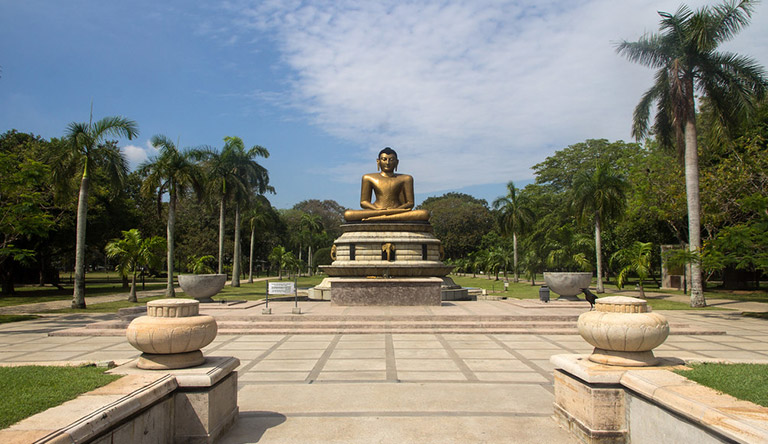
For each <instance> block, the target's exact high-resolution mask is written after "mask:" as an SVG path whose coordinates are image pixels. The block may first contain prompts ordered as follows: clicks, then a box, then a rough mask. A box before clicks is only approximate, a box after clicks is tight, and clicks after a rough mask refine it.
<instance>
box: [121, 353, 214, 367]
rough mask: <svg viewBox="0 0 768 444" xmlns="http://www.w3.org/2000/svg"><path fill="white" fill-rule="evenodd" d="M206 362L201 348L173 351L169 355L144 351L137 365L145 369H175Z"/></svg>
mask: <svg viewBox="0 0 768 444" xmlns="http://www.w3.org/2000/svg"><path fill="white" fill-rule="evenodd" d="M204 362H205V356H203V352H201V351H200V350H195V351H191V352H188V353H172V354H168V355H156V354H152V353H142V354H141V356H139V361H138V362H137V363H136V366H137V367H138V368H140V369H143V370H174V369H179V368H188V367H195V366H198V365H201V364H203V363H204Z"/></svg>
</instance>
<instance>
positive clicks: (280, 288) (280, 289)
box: [268, 282, 296, 294]
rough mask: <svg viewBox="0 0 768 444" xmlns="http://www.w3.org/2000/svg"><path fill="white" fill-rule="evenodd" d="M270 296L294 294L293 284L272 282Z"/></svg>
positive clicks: (269, 289)
mask: <svg viewBox="0 0 768 444" xmlns="http://www.w3.org/2000/svg"><path fill="white" fill-rule="evenodd" d="M268 291H269V294H294V293H295V292H296V290H294V286H293V282H270V283H269V288H268Z"/></svg>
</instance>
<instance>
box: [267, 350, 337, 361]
mask: <svg viewBox="0 0 768 444" xmlns="http://www.w3.org/2000/svg"><path fill="white" fill-rule="evenodd" d="M262 353H263V352H262ZM323 353H325V350H324V349H312V350H294V349H287V350H283V349H281V348H279V349H277V350H275V351H273V352H272V353H270V354H269V359H310V358H314V359H319V358H320V356H322V355H323Z"/></svg>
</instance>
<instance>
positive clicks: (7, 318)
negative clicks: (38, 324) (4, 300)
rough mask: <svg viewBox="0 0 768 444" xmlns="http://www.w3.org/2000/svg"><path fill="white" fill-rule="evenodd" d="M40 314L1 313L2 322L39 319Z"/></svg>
mask: <svg viewBox="0 0 768 444" xmlns="http://www.w3.org/2000/svg"><path fill="white" fill-rule="evenodd" d="M39 317H40V316H35V315H0V324H7V323H9V322H21V321H31V320H32V319H37V318H39Z"/></svg>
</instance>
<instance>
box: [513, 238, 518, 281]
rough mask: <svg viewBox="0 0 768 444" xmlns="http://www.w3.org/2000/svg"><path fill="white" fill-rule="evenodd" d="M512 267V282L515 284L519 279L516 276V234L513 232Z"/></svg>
mask: <svg viewBox="0 0 768 444" xmlns="http://www.w3.org/2000/svg"><path fill="white" fill-rule="evenodd" d="M512 267H514V272H515V280H514V282H515V283H517V282H518V281H519V280H520V277H519V276H518V274H517V233H515V232H512Z"/></svg>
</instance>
